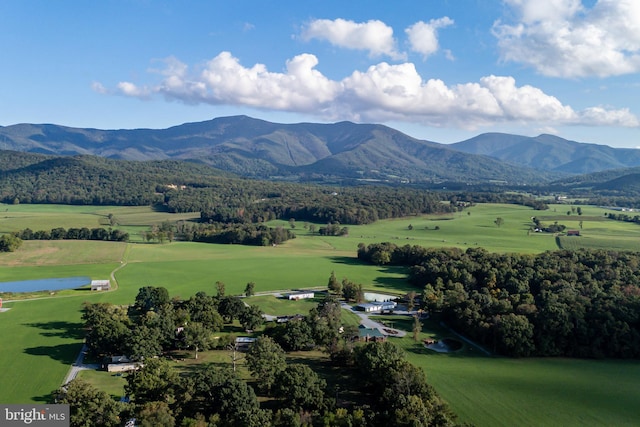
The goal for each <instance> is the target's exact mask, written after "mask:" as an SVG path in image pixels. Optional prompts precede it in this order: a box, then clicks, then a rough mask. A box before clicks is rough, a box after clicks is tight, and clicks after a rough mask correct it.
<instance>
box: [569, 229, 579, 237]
mask: <svg viewBox="0 0 640 427" xmlns="http://www.w3.org/2000/svg"><path fill="white" fill-rule="evenodd" d="M579 235H580V230H567V236H579Z"/></svg>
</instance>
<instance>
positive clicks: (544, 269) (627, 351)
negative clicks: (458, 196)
mask: <svg viewBox="0 0 640 427" xmlns="http://www.w3.org/2000/svg"><path fill="white" fill-rule="evenodd" d="M358 258H359V259H361V260H363V261H365V262H370V263H374V264H378V265H402V266H408V267H409V268H410V274H409V280H410V282H411V283H412V284H413V285H414V286H415V287H416V288H417V289H419V290H420V291H421V295H422V301H421V304H422V307H423V308H424V309H425V310H427V311H428V312H429V313H430V314H431V315H432V316H435V317H437V318H440V319H442V320H443V321H444V322H446V323H447V324H448V325H450V326H451V327H453V328H454V329H455V330H457V331H458V332H460V333H462V334H464V335H466V336H468V337H470V338H471V339H473V340H475V341H477V342H478V343H480V344H481V345H483V346H485V347H486V348H487V349H489V350H490V351H492V352H494V353H498V354H503V355H506V356H513V357H527V356H566V357H581V358H605V357H606V358H637V357H640V277H638V274H637V270H638V266H639V265H640V253H637V252H617V251H605V250H577V251H565V250H561V251H553V252H544V253H541V254H537V255H521V254H498V253H489V252H488V251H486V250H484V249H482V248H469V249H467V250H464V251H463V250H461V249H457V248H451V249H427V248H423V247H418V246H410V245H405V246H402V247H400V246H397V245H395V244H393V243H380V244H372V245H368V246H365V245H360V247H359V248H358Z"/></svg>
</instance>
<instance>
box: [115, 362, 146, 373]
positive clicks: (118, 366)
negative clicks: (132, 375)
mask: <svg viewBox="0 0 640 427" xmlns="http://www.w3.org/2000/svg"><path fill="white" fill-rule="evenodd" d="M142 366H143V365H142V363H140V362H135V363H109V364H108V365H107V372H130V371H137V370H138V369H140V368H141V367H142Z"/></svg>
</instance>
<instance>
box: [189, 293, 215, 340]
mask: <svg viewBox="0 0 640 427" xmlns="http://www.w3.org/2000/svg"><path fill="white" fill-rule="evenodd" d="M217 307H218V300H217V299H216V298H214V297H211V296H208V295H207V294H206V293H205V292H198V293H197V294H195V296H192V297H191V298H189V300H188V301H187V302H186V304H185V308H186V309H187V311H188V314H189V315H188V317H189V318H190V319H191V320H192V321H194V322H200V323H202V324H203V325H204V326H205V327H206V328H207V329H209V330H210V331H212V332H216V331H219V330H221V329H222V327H223V326H224V320H223V319H222V315H221V314H220V313H218V308H217ZM182 317H183V319H182V320H183V321H185V320H187V319H186V318H185V316H184V314H183V316H182ZM179 324H184V323H179Z"/></svg>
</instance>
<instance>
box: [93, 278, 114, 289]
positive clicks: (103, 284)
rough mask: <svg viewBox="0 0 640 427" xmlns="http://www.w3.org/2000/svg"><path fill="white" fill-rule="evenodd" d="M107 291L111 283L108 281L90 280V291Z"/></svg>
mask: <svg viewBox="0 0 640 427" xmlns="http://www.w3.org/2000/svg"><path fill="white" fill-rule="evenodd" d="M109 289H111V282H110V281H109V280H92V281H91V290H92V291H108V290H109Z"/></svg>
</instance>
